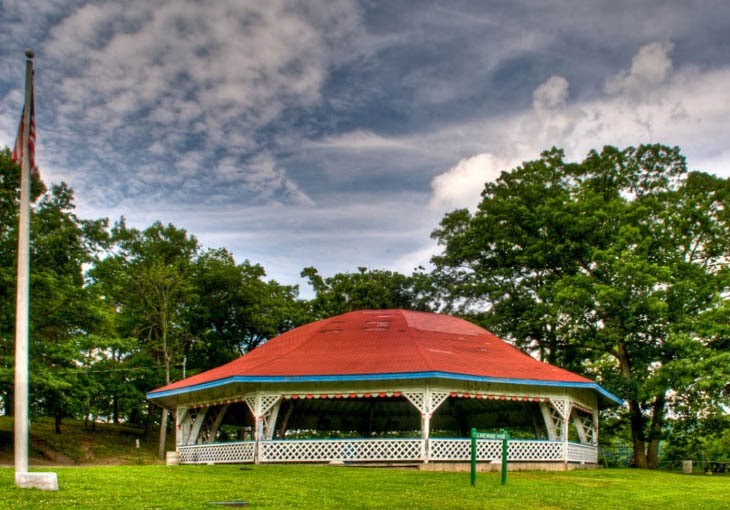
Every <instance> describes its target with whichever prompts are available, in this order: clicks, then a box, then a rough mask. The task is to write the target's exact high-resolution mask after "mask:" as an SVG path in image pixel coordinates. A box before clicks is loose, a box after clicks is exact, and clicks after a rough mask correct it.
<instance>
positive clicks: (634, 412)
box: [629, 400, 648, 468]
mask: <svg viewBox="0 0 730 510" xmlns="http://www.w3.org/2000/svg"><path fill="white" fill-rule="evenodd" d="M629 419H630V421H631V439H632V442H633V444H634V462H633V465H634V467H637V468H646V467H648V466H647V462H646V439H645V437H644V417H643V416H642V414H641V408H640V407H639V403H638V402H636V401H634V400H629Z"/></svg>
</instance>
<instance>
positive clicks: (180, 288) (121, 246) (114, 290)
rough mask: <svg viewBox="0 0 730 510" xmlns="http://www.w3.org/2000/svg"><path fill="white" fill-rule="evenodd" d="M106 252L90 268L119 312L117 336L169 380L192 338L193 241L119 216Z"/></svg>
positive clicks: (163, 428) (171, 229)
mask: <svg viewBox="0 0 730 510" xmlns="http://www.w3.org/2000/svg"><path fill="white" fill-rule="evenodd" d="M111 240H112V242H113V243H114V244H113V246H114V249H113V251H112V254H111V255H110V256H108V257H107V258H105V259H104V260H102V261H100V262H98V263H97V264H96V267H94V268H93V270H92V271H91V272H90V275H91V277H92V278H93V279H94V281H95V282H96V283H97V285H99V286H100V289H101V290H100V291H99V292H100V293H101V294H102V295H104V296H105V297H106V299H108V300H109V302H110V303H113V304H114V306H115V307H116V309H117V310H118V313H120V314H121V316H122V318H121V320H120V324H119V326H120V331H119V336H120V337H121V338H125V337H134V338H137V339H138V341H139V342H140V346H141V347H142V348H143V349H145V350H147V351H148V352H149V353H150V354H151V355H152V356H153V358H154V359H156V360H157V363H158V365H159V366H160V367H161V369H162V372H163V380H162V381H161V382H162V383H163V384H169V383H170V382H171V381H172V375H171V372H172V369H173V366H174V365H179V364H181V363H182V361H183V358H184V356H185V351H186V349H187V347H188V346H189V345H190V343H191V342H192V340H193V336H192V333H191V329H190V324H189V322H188V320H187V319H188V318H189V313H188V311H189V309H190V307H191V306H194V303H195V302H196V300H197V299H198V296H197V294H196V292H195V287H194V285H193V263H194V259H195V257H196V256H197V254H198V251H199V245H198V242H197V240H196V239H195V238H194V237H192V236H188V234H187V232H186V231H185V230H182V229H178V228H176V227H175V226H173V225H167V226H164V225H162V224H161V223H159V222H156V223H154V224H153V225H152V226H150V227H148V228H147V229H145V230H144V231H140V230H138V229H134V228H128V227H127V226H126V223H125V222H124V220H123V219H122V220H121V221H119V222H118V223H117V224H116V225H115V226H114V228H113V229H112V237H111ZM167 418H168V412H167V410H166V409H163V410H162V418H161V423H160V457H162V456H164V447H165V440H166V433H167Z"/></svg>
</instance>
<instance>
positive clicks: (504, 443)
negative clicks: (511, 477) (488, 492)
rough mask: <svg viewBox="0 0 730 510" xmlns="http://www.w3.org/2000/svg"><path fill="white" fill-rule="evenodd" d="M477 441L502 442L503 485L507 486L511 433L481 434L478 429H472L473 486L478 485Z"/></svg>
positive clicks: (504, 431) (502, 431)
mask: <svg viewBox="0 0 730 510" xmlns="http://www.w3.org/2000/svg"><path fill="white" fill-rule="evenodd" d="M477 439H492V440H494V439H497V440H501V441H502V485H506V484H507V450H508V447H509V445H508V442H509V432H507V431H506V430H504V429H503V430H501V431H500V432H499V433H498V434H495V433H489V432H479V431H477V429H471V484H472V486H474V485H476V482H477Z"/></svg>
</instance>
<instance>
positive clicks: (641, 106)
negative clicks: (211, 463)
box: [0, 0, 730, 295]
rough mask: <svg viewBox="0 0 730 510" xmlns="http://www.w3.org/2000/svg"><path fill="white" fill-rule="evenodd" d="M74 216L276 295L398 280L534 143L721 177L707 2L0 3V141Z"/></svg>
mask: <svg viewBox="0 0 730 510" xmlns="http://www.w3.org/2000/svg"><path fill="white" fill-rule="evenodd" d="M25 48H32V49H33V50H34V51H35V52H36V55H37V56H36V59H35V62H36V64H35V65H36V76H37V78H36V110H37V121H36V124H37V133H38V148H37V159H38V161H39V166H40V169H41V173H42V175H43V177H44V179H45V180H46V181H47V182H59V181H66V182H68V183H69V184H70V185H71V186H72V187H73V188H74V190H75V191H76V196H77V204H78V213H79V215H80V216H82V217H86V218H97V217H109V218H110V219H111V220H116V219H118V218H119V217H120V216H122V215H123V216H125V217H126V218H127V220H128V223H129V224H130V225H132V226H137V227H142V228H143V227H146V226H148V225H150V224H151V223H152V222H153V221H154V220H160V221H163V222H165V223H167V222H171V223H173V224H175V225H176V226H178V227H181V228H185V229H186V230H188V231H189V232H190V233H191V234H193V235H195V236H196V237H198V239H199V240H200V241H201V243H202V244H203V245H204V246H207V247H226V248H228V249H229V250H231V251H232V252H233V253H234V254H235V255H236V258H237V259H238V260H239V261H242V260H243V259H250V260H252V261H253V262H258V263H260V264H262V265H263V266H264V268H265V269H266V270H267V273H268V275H269V277H271V278H274V279H276V280H277V281H279V282H281V283H288V284H300V285H301V286H302V291H303V293H304V295H306V294H307V293H308V292H309V289H308V287H307V286H306V284H304V282H303V281H302V280H301V279H300V278H299V272H300V271H301V269H302V268H303V267H305V266H315V267H317V268H319V270H320V273H321V274H323V275H331V274H334V273H335V272H341V271H344V272H349V271H355V270H356V268H357V267H358V266H366V267H370V268H372V269H389V270H394V271H400V272H403V273H405V274H410V272H411V271H412V270H413V268H415V267H416V266H418V265H420V264H426V263H427V262H428V260H429V258H430V256H431V255H432V254H433V253H434V252H435V250H436V247H435V246H434V243H433V241H431V239H430V238H429V234H430V232H431V231H432V230H433V229H434V228H435V227H436V226H437V224H438V221H439V220H440V219H441V218H442V217H443V215H444V214H445V213H446V212H447V211H450V210H452V209H454V208H457V207H470V208H473V207H475V206H476V204H477V202H478V199H479V192H480V191H481V189H482V187H483V184H484V182H485V181H487V180H490V179H494V178H496V176H497V175H499V172H500V171H501V170H504V169H509V168H512V167H514V166H516V165H517V164H518V163H520V162H521V161H524V160H528V159H534V158H537V157H538V156H539V154H540V152H541V151H542V150H544V149H547V148H549V147H551V146H558V147H562V148H564V149H565V151H566V153H567V155H568V156H569V158H571V159H579V158H582V157H584V156H585V155H586V153H587V152H588V151H589V150H590V149H592V148H600V147H602V146H603V145H606V144H611V145H617V146H619V147H625V146H627V145H636V144H639V143H653V142H660V143H665V144H669V145H679V146H680V147H682V149H683V151H684V153H685V155H686V156H687V159H688V163H689V166H690V167H691V168H692V169H701V170H706V171H709V172H712V173H716V174H718V175H723V176H730V145H729V144H728V142H727V140H728V132H729V131H730V130H729V129H728V128H729V127H730V3H728V2H725V1H702V0H699V1H692V2H690V1H687V2H681V1H680V2H671V3H666V2H663V1H649V0H647V1H639V2H635V1H577V0H576V1H557V0H556V1H550V0H546V1H541V2H532V1H530V2H528V1H521V0H512V1H491V0H484V1H457V0H452V1H442V2H438V1H397V0H392V1H385V0H383V1H347V0H327V1H324V0H323V1H317V0H309V1H301V2H295V1H278V0H267V1H266V2H259V1H253V0H251V1H234V0H231V1H228V0H216V1H183V0H167V1H165V0H160V1H155V0H130V1H113V2H84V1H74V0H62V1H50V0H49V1H40V0H20V1H16V0H11V1H6V0H0V146H6V145H7V146H12V144H13V141H14V138H15V132H16V129H17V124H18V120H19V116H20V109H21V107H22V87H23V72H24V69H23V61H24V57H23V51H24V49H25Z"/></svg>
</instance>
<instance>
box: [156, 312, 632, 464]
mask: <svg viewBox="0 0 730 510" xmlns="http://www.w3.org/2000/svg"><path fill="white" fill-rule="evenodd" d="M147 398H149V399H150V400H151V401H153V402H154V403H155V404H157V405H160V406H162V407H164V408H167V409H168V410H170V411H171V412H172V413H173V415H174V416H175V417H176V450H177V454H176V455H177V456H178V457H179V461H180V462H181V463H224V462H262V463H263V462H391V463H396V462H397V463H401V462H418V463H427V462H466V461H468V460H469V456H470V440H469V439H468V437H469V430H470V429H472V428H476V429H478V430H480V431H486V432H489V431H494V432H496V431H498V430H500V429H506V430H508V431H509V432H510V435H511V437H512V438H516V439H514V440H511V441H510V443H509V454H508V455H509V460H510V462H530V463H533V462H539V463H543V462H549V463H564V464H568V463H596V462H597V456H598V452H597V445H598V425H599V420H598V413H599V410H600V409H602V408H605V407H609V406H615V405H619V404H621V403H622V401H621V399H619V398H617V397H616V396H614V395H612V394H611V393H609V392H608V391H606V390H605V389H603V388H602V387H601V386H599V385H598V384H597V383H595V382H594V381H591V380H590V379H586V378H585V377H582V376H580V375H577V374H574V373H572V372H569V371H567V370H564V369H561V368H558V367H555V366H552V365H550V364H547V363H543V362H540V361H538V360H536V359H534V358H532V357H531V356H529V355H527V354H525V353H523V352H521V351H520V350H518V349H517V348H515V347H513V346H512V345H510V344H508V343H507V342H505V341H503V340H500V339H499V338H497V337H496V336H494V335H493V334H491V333H489V332H488V331H486V330H484V329H482V328H481V327H479V326H476V325H474V324H472V323H470V322H467V321H465V320H463V319H459V318H456V317H452V316H448V315H440V314H435V313H425V312H412V311H405V310H363V311H355V312H350V313H345V314H343V315H338V316H335V317H331V318H329V319H324V320H320V321H317V322H313V323H310V324H307V325H304V326H301V327H298V328H295V329H293V330H291V331H288V332H286V333H284V334H282V335H280V336H278V337H276V338H274V339H272V340H270V341H268V342H267V343H265V344H263V345H261V346H260V347H258V348H256V349H254V350H252V351H251V352H249V353H247V354H245V355H244V356H241V357H240V358H238V359H236V360H234V361H232V362H230V363H227V364H225V365H222V366H220V367H217V368H214V369H212V370H208V371H206V372H202V373H200V374H197V375H194V376H192V377H188V378H187V379H183V380H180V381H177V382H174V383H172V384H169V385H167V386H164V387H162V388H158V389H156V390H154V391H152V392H150V393H149V394H148V395H147ZM500 445H501V443H500V442H499V441H497V440H494V441H492V440H489V439H480V440H479V442H478V449H477V456H478V459H479V460H480V461H491V460H494V459H497V458H499V456H500V453H501V450H500V448H501V446H500Z"/></svg>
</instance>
